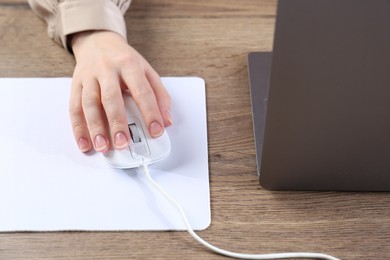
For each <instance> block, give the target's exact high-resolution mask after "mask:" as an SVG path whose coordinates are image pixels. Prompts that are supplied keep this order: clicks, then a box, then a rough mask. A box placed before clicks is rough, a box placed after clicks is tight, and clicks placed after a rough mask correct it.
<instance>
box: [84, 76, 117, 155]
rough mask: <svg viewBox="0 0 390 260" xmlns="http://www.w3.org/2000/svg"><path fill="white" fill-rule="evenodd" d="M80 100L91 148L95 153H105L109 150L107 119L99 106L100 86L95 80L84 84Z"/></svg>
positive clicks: (100, 105)
mask: <svg viewBox="0 0 390 260" xmlns="http://www.w3.org/2000/svg"><path fill="white" fill-rule="evenodd" d="M81 99H82V107H83V111H84V115H85V119H86V122H87V126H88V130H89V135H90V138H91V140H92V142H93V146H94V148H95V150H96V151H97V152H106V151H108V150H109V148H110V142H109V138H108V136H109V135H108V131H107V127H106V125H107V123H106V122H107V119H106V116H105V114H104V111H103V107H102V104H101V99H100V86H99V84H98V82H97V81H96V80H89V81H87V82H85V83H84V85H83V91H82V98H81Z"/></svg>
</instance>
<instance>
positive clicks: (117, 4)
mask: <svg viewBox="0 0 390 260" xmlns="http://www.w3.org/2000/svg"><path fill="white" fill-rule="evenodd" d="M28 2H29V4H30V6H31V8H32V9H33V10H34V12H36V13H37V14H38V16H40V17H41V18H42V19H44V20H45V21H46V22H47V25H48V27H47V30H48V34H49V36H50V38H52V39H53V40H54V41H55V42H57V43H59V44H61V45H62V46H64V47H65V48H67V49H68V50H70V48H69V46H68V44H67V36H68V35H70V34H72V33H77V32H81V31H88V30H109V31H113V32H116V33H118V34H120V35H122V36H123V37H124V38H125V39H126V24H125V21H124V18H123V15H124V14H125V12H126V11H127V9H128V8H129V6H130V3H131V0H28Z"/></svg>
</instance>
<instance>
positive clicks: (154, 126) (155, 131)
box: [149, 121, 164, 137]
mask: <svg viewBox="0 0 390 260" xmlns="http://www.w3.org/2000/svg"><path fill="white" fill-rule="evenodd" d="M149 130H150V135H151V136H152V137H159V136H160V135H162V133H163V130H164V129H163V128H162V127H161V125H160V124H159V123H158V122H157V121H154V122H152V123H151V124H150V128H149Z"/></svg>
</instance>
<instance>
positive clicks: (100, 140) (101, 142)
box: [95, 135, 108, 152]
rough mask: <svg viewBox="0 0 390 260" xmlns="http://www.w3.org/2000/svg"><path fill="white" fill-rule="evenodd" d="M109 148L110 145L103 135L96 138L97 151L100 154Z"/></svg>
mask: <svg viewBox="0 0 390 260" xmlns="http://www.w3.org/2000/svg"><path fill="white" fill-rule="evenodd" d="M107 148H108V143H107V140H106V138H105V137H104V136H102V135H97V136H96V137H95V150H96V151H98V152H103V151H105V150H107Z"/></svg>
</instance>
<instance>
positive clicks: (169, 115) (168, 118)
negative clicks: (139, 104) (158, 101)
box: [164, 110, 173, 126]
mask: <svg viewBox="0 0 390 260" xmlns="http://www.w3.org/2000/svg"><path fill="white" fill-rule="evenodd" d="M164 114H165V115H164V116H165V120H166V121H167V122H168V125H167V126H170V125H173V119H172V116H171V113H170V112H169V110H166V111H165V113H164Z"/></svg>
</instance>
